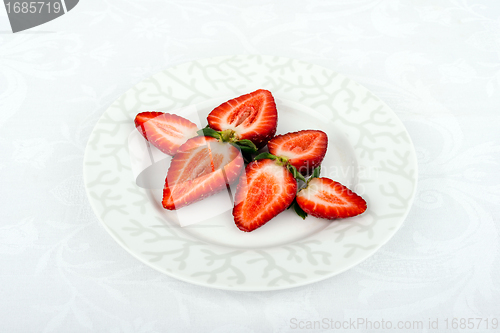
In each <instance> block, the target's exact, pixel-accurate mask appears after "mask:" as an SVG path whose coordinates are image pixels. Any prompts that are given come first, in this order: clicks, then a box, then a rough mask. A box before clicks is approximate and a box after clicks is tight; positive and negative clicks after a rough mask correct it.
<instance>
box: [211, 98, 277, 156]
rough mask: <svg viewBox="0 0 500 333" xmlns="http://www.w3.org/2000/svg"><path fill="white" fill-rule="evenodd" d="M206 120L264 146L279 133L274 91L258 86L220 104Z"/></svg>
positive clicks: (238, 138)
mask: <svg viewBox="0 0 500 333" xmlns="http://www.w3.org/2000/svg"><path fill="white" fill-rule="evenodd" d="M207 120H208V124H209V126H210V128H212V129H214V130H216V131H227V130H230V131H232V132H231V134H232V135H234V136H235V137H236V139H237V140H250V141H252V142H253V143H254V144H255V145H256V146H257V148H262V147H264V146H265V145H266V144H267V142H268V141H269V140H270V139H271V138H272V137H273V136H274V134H275V133H276V126H277V124H278V112H277V111H276V103H275V102H274V98H273V95H271V92H270V91H268V90H263V89H259V90H257V91H254V92H252V93H249V94H246V95H243V96H240V97H237V98H234V99H231V100H229V101H227V102H225V103H223V104H221V105H219V106H218V107H216V108H215V109H213V110H212V112H210V114H209V115H208V118H207Z"/></svg>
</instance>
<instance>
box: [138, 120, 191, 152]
mask: <svg viewBox="0 0 500 333" xmlns="http://www.w3.org/2000/svg"><path fill="white" fill-rule="evenodd" d="M134 123H135V126H136V127H137V129H138V130H139V132H140V133H141V134H142V136H143V137H144V138H145V139H146V140H148V141H149V142H150V143H151V144H152V145H153V146H155V147H156V148H158V149H160V150H161V151H162V152H164V153H165V154H168V155H172V156H173V155H175V153H176V152H177V150H178V149H179V147H180V146H181V145H182V144H183V143H185V142H186V141H187V140H188V139H189V138H192V137H195V136H196V135H197V134H196V131H197V130H198V127H197V126H196V124H194V123H192V122H190V121H189V120H187V119H185V118H183V117H181V116H178V115H175V114H170V113H163V112H153V111H148V112H141V113H139V114H138V115H137V116H136V117H135V120H134Z"/></svg>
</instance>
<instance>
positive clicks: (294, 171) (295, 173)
mask: <svg viewBox="0 0 500 333" xmlns="http://www.w3.org/2000/svg"><path fill="white" fill-rule="evenodd" d="M287 168H288V170H290V172H291V173H292V175H293V178H295V179H299V180H302V181H303V182H305V181H306V179H305V178H304V176H302V174H301V173H300V172H298V171H297V168H296V167H294V166H293V165H291V164H288V165H287Z"/></svg>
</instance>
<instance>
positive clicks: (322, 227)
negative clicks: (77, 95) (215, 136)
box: [84, 56, 417, 291]
mask: <svg viewBox="0 0 500 333" xmlns="http://www.w3.org/2000/svg"><path fill="white" fill-rule="evenodd" d="M259 88H264V89H268V90H270V91H271V92H272V93H273V96H274V97H275V99H276V104H277V108H278V131H277V134H283V133H286V132H290V131H297V130H301V129H321V130H323V131H325V132H326V133H327V134H328V137H329V146H328V152H327V154H326V157H325V160H324V162H323V170H322V174H321V175H322V176H326V177H330V178H332V179H334V180H337V181H340V182H341V183H343V184H344V185H346V186H348V187H349V188H351V189H353V190H354V191H356V192H358V194H360V195H362V196H363V198H365V200H366V201H367V203H368V210H367V211H366V212H365V213H364V214H363V215H361V216H358V217H354V218H349V219H345V220H342V221H335V222H329V221H326V220H320V219H316V218H313V217H311V216H309V217H308V218H307V219H306V220H305V221H304V220H302V219H300V218H299V217H298V216H296V215H294V213H293V212H292V211H285V212H283V213H282V214H280V215H279V216H277V217H276V218H274V219H273V220H271V221H270V222H268V223H267V224H266V225H265V226H263V227H261V228H259V229H257V230H255V231H253V232H251V233H244V232H242V231H240V230H239V229H237V228H236V226H235V225H234V222H233V219H232V215H231V210H230V208H231V207H230V205H229V206H228V205H227V204H226V203H224V199H220V198H222V197H221V196H224V198H226V199H228V196H227V193H225V194H224V193H222V194H219V196H216V197H214V198H212V199H210V198H209V199H206V200H204V201H201V202H199V203H197V204H195V205H192V206H188V207H185V208H183V210H184V212H185V214H188V215H189V214H194V213H197V214H200V213H202V214H203V213H204V211H205V210H206V212H207V213H206V216H208V218H207V219H205V220H204V221H202V222H199V223H196V224H193V225H189V226H186V227H180V226H179V224H178V223H177V222H176V219H175V216H172V214H171V212H168V211H165V210H164V209H163V208H162V207H161V204H160V203H161V188H162V187H163V181H164V177H165V170H166V166H167V165H168V163H157V165H158V166H159V167H157V168H153V169H154V170H150V171H149V172H148V177H147V178H148V180H149V182H153V183H154V184H159V185H158V186H156V187H157V189H154V188H153V189H151V190H150V189H147V188H143V187H141V186H138V185H137V183H136V178H135V175H134V172H132V171H133V168H132V167H131V162H130V161H131V159H130V156H129V155H130V154H129V143H128V140H129V135H130V134H131V133H132V135H134V134H133V133H135V132H136V130H135V128H134V124H133V119H134V117H135V115H136V114H137V113H139V112H142V111H146V110H158V111H164V112H173V111H174V112H177V113H179V114H180V115H183V116H186V117H188V118H190V119H192V120H194V121H195V122H197V123H198V124H199V125H201V126H205V125H206V116H207V115H208V113H209V112H210V111H211V110H212V109H213V108H214V107H216V106H218V105H219V104H220V103H222V102H224V101H226V100H228V99H231V98H234V97H236V96H239V95H242V94H244V93H248V92H251V91H254V90H256V89H259ZM186 107H187V108H186ZM183 108H184V109H183ZM193 110H194V111H196V112H193ZM200 122H201V123H200ZM153 153H154V152H153ZM165 161H167V160H165ZM84 177H85V187H86V190H87V194H88V196H89V200H90V203H91V205H92V207H93V209H94V211H95V213H96V215H97V216H98V217H99V219H100V221H101V222H102V223H103V225H104V227H105V229H106V230H107V231H108V232H109V233H110V234H111V236H112V237H113V238H114V239H115V240H116V241H117V242H118V243H119V244H120V245H121V246H123V247H124V248H125V249H126V250H127V251H128V252H129V253H130V254H132V255H133V256H134V257H136V258H137V259H139V260H140V261H142V262H144V263H146V264H147V265H149V266H151V267H153V268H155V269H157V270H159V271H160V272H163V273H165V274H167V275H170V276H172V277H175V278H178V279H180V280H183V281H186V282H190V283H194V284H198V285H203V286H207V287H214V288H220V289H230V290H250V291H251V290H274V289H285V288H290V287H295V286H300V285H304V284H308V283H312V282H315V281H319V280H323V279H325V278H327V277H330V276H333V275H336V274H338V273H341V272H343V271H345V270H347V269H349V268H351V267H353V266H354V265H356V264H358V263H360V262H361V261H362V260H364V259H366V258H367V257H369V256H370V255H372V254H373V253H375V252H376V251H377V249H379V248H380V247H381V246H382V245H383V244H384V243H386V242H387V241H388V240H389V239H390V238H391V237H392V236H393V235H394V234H395V232H396V231H397V229H398V228H399V227H400V226H401V224H402V223H403V221H404V219H405V217H406V215H407V213H408V211H409V209H410V206H411V203H412V201H413V197H414V194H415V189H416V180H417V164H416V157H415V151H414V148H413V145H412V143H411V140H410V137H409V135H408V133H407V131H406V129H405V128H404V126H403V124H402V123H401V121H400V120H399V119H398V118H397V116H396V115H395V114H394V112H393V111H392V110H391V109H390V108H389V107H388V106H387V105H386V104H384V103H383V102H382V101H380V100H379V99H378V98H377V97H376V96H374V95H373V94H372V93H371V92H370V91H368V90H367V89H365V88H364V87H362V86H360V85H359V84H357V83H356V82H354V81H352V80H350V79H348V78H346V77H344V76H342V75H340V74H338V73H335V72H333V71H331V70H329V69H326V68H323V67H320V66H316V65H313V64H310V63H306V62H302V61H298V60H293V59H288V58H283V57H271V56H230V57H217V58H211V59H204V60H198V61H192V62H189V63H185V64H182V65H179V66H176V67H173V68H169V69H166V70H164V71H162V72H160V73H158V74H156V75H154V76H153V77H151V78H149V79H146V80H144V81H142V82H141V83H139V84H137V85H136V86H135V87H133V88H132V89H130V90H129V91H128V92H126V93H125V94H124V95H123V96H121V97H120V98H119V99H118V100H116V101H115V102H114V103H113V104H112V105H111V106H110V107H109V109H108V110H107V111H106V112H105V113H104V115H103V116H102V117H101V119H100V120H99V122H98V123H97V125H96V126H95V128H94V130H93V132H92V134H91V136H90V140H89V143H88V145H87V149H86V151H85V159H84ZM138 183H141V181H138ZM153 187H155V186H153ZM218 198H219V199H218ZM209 200H212V201H209ZM214 200H215V201H214ZM214 202H215V204H214ZM218 202H220V204H218ZM214 207H216V211H215V213H214V210H213V209H214ZM210 216H211V217H210ZM202 220H203V218H202Z"/></svg>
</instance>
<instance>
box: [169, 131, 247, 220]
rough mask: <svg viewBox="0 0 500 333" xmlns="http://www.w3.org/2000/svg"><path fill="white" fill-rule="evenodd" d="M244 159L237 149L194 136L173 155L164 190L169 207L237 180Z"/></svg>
mask: <svg viewBox="0 0 500 333" xmlns="http://www.w3.org/2000/svg"><path fill="white" fill-rule="evenodd" d="M243 167H244V162H243V158H242V157H241V154H240V152H239V150H238V149H237V148H235V147H233V146H232V145H230V144H227V143H220V142H218V141H217V139H215V138H212V137H203V136H200V137H195V138H192V139H189V140H188V141H187V142H186V143H185V144H183V145H182V146H181V147H180V148H179V150H178V151H177V154H176V155H175V156H174V157H173V159H172V161H171V163H170V167H169V169H168V173H167V179H166V180H165V187H164V189H163V202H162V203H163V207H164V208H166V209H169V210H174V209H179V208H181V207H184V206H187V205H189V204H192V203H194V202H196V201H199V200H202V199H204V198H206V197H208V196H210V195H213V194H215V193H217V192H219V191H221V190H223V189H225V188H226V187H227V186H228V185H229V184H231V183H233V182H234V181H236V179H237V178H238V176H239V175H240V173H241V171H242V170H243Z"/></svg>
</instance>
